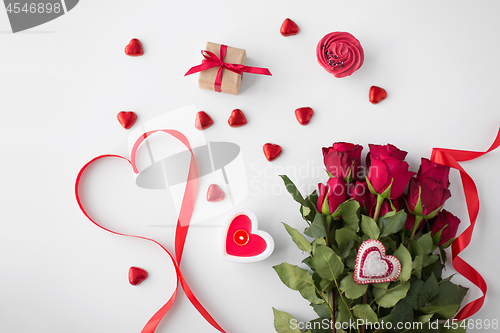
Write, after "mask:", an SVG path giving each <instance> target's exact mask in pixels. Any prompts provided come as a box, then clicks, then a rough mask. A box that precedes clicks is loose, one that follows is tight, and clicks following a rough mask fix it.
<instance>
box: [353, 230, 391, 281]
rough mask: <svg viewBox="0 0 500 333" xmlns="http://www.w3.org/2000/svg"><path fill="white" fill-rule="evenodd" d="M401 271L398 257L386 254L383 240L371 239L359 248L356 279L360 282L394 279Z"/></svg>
mask: <svg viewBox="0 0 500 333" xmlns="http://www.w3.org/2000/svg"><path fill="white" fill-rule="evenodd" d="M400 273H401V263H400V262H399V260H398V258H396V257H394V256H388V255H386V254H385V247H384V244H382V242H380V241H378V240H375V239H369V240H367V241H364V242H363V243H362V244H361V246H360V247H359V249H358V254H357V255H356V264H355V265H354V281H356V283H358V284H367V283H384V282H390V281H394V280H396V279H397V278H398V277H399V274H400Z"/></svg>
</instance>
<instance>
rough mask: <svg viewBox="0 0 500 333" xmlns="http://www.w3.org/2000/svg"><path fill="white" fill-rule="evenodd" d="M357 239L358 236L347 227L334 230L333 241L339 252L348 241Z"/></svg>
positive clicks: (343, 249)
mask: <svg viewBox="0 0 500 333" xmlns="http://www.w3.org/2000/svg"><path fill="white" fill-rule="evenodd" d="M351 240H353V241H359V236H358V235H357V234H356V233H355V232H354V231H352V229H351V228H349V227H343V228H341V229H338V230H337V231H336V232H335V241H336V242H337V244H338V245H339V250H340V251H341V252H343V251H345V249H346V248H347V244H348V243H349V241H351Z"/></svg>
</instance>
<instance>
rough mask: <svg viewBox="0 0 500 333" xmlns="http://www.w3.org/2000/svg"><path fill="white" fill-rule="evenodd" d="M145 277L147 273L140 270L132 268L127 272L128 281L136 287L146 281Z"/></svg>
mask: <svg viewBox="0 0 500 333" xmlns="http://www.w3.org/2000/svg"><path fill="white" fill-rule="evenodd" d="M147 277H148V272H147V271H146V270H144V269H142V268H139V267H134V266H132V267H130V269H129V270H128V281H129V282H130V284H131V285H133V286H136V285H138V284H139V283H141V282H142V281H144V280H146V278H147Z"/></svg>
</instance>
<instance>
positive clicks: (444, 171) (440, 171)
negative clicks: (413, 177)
mask: <svg viewBox="0 0 500 333" xmlns="http://www.w3.org/2000/svg"><path fill="white" fill-rule="evenodd" d="M418 174H419V175H421V176H423V177H430V178H433V179H434V180H435V181H436V183H437V184H439V185H440V186H441V187H442V188H448V186H449V185H450V182H449V180H448V177H449V175H450V167H449V166H446V165H442V164H438V163H435V162H431V161H430V160H428V159H426V158H422V162H421V164H420V169H419V170H418Z"/></svg>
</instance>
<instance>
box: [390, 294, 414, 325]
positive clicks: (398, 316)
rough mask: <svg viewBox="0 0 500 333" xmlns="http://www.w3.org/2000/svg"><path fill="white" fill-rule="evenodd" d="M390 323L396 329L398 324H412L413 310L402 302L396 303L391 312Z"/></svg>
mask: <svg viewBox="0 0 500 333" xmlns="http://www.w3.org/2000/svg"><path fill="white" fill-rule="evenodd" d="M391 321H392V324H393V325H394V327H397V325H398V323H403V324H404V323H411V322H413V309H412V307H411V305H410V304H408V303H406V302H405V301H404V300H402V301H401V302H398V304H396V306H395V307H394V308H393V309H392V311H391ZM399 325H401V324H399Z"/></svg>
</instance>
